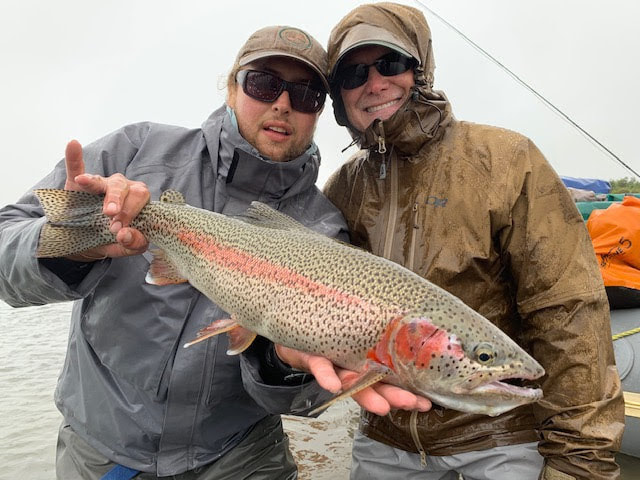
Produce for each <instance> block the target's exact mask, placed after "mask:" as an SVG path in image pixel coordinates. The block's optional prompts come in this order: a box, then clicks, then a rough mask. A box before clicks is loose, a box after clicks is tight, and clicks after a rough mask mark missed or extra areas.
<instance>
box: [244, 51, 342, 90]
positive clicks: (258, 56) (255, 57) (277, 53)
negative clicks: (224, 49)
mask: <svg viewBox="0 0 640 480" xmlns="http://www.w3.org/2000/svg"><path fill="white" fill-rule="evenodd" d="M267 57H287V58H292V59H294V60H298V61H299V62H301V63H303V64H305V65H306V66H307V67H309V68H310V69H311V70H313V71H314V72H315V73H316V74H317V75H318V77H319V78H320V81H321V82H322V86H323V87H324V88H325V90H326V91H327V93H329V91H330V90H329V82H328V81H327V78H326V76H325V74H324V73H323V72H321V71H320V70H319V69H318V67H316V66H315V65H314V64H313V63H311V62H310V61H309V60H307V59H306V58H304V57H301V56H299V55H295V54H293V53H287V52H283V51H282V50H261V51H259V52H254V53H250V54H249V55H245V56H244V57H242V58H241V59H240V60H239V61H238V65H240V66H241V67H243V66H245V65H247V64H249V63H251V62H255V61H256V60H260V59H261V58H267Z"/></svg>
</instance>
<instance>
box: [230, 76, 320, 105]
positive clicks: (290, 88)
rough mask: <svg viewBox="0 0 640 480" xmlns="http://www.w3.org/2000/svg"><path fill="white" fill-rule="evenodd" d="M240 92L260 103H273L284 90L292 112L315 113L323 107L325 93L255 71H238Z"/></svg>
mask: <svg viewBox="0 0 640 480" xmlns="http://www.w3.org/2000/svg"><path fill="white" fill-rule="evenodd" d="M236 80H237V81H238V83H240V84H241V85H242V90H243V91H244V93H246V94H247V95H248V96H250V97H251V98H255V99H256V100H260V101H261V102H267V103H271V102H275V101H276V100H277V99H278V97H279V96H280V95H281V94H282V92H283V91H284V90H286V91H287V92H289V100H290V101H291V107H292V108H293V109H294V110H297V111H299V112H303V113H316V112H318V111H320V109H321V108H322V106H323V105H324V101H325V98H326V93H325V92H324V89H322V88H315V87H313V86H311V85H310V84H306V83H293V82H287V81H285V80H283V79H281V78H280V77H277V76H275V75H272V74H270V73H267V72H259V71H256V70H240V71H239V72H238V74H237V76H236Z"/></svg>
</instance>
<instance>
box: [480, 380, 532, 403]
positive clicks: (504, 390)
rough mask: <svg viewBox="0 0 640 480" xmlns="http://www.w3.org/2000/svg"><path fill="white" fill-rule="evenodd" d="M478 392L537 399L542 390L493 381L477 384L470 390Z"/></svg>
mask: <svg viewBox="0 0 640 480" xmlns="http://www.w3.org/2000/svg"><path fill="white" fill-rule="evenodd" d="M472 391H473V392H474V393H480V394H487V393H489V394H498V395H500V396H506V397H520V398H529V399H532V400H537V399H540V398H542V390H541V389H540V388H534V387H522V386H519V385H514V384H513V382H503V381H494V382H490V383H485V384H483V385H478V386H477V387H475V388H474V389H473V390H472Z"/></svg>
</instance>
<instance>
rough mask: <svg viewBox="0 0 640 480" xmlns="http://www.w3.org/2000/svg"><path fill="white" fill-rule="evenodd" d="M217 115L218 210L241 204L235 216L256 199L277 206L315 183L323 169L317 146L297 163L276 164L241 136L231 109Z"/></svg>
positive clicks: (311, 147) (304, 154)
mask: <svg viewBox="0 0 640 480" xmlns="http://www.w3.org/2000/svg"><path fill="white" fill-rule="evenodd" d="M216 114H218V115H222V117H221V119H220V120H221V123H220V126H219V128H220V130H219V132H220V134H219V148H218V155H217V162H215V160H214V159H212V160H214V164H215V167H214V169H215V171H216V175H217V178H218V181H217V182H216V183H217V187H216V201H215V205H216V207H215V210H216V211H222V209H223V208H224V207H223V206H224V205H225V204H227V203H228V202H230V201H231V203H233V204H234V205H237V206H236V207H233V210H234V213H235V210H237V209H239V208H246V206H248V204H249V203H250V202H251V201H253V200H258V201H261V202H263V203H267V204H270V205H275V204H277V203H279V202H281V201H283V200H286V199H288V198H291V197H293V196H295V195H297V194H299V193H301V192H304V191H306V190H308V189H309V188H311V187H312V186H313V185H314V184H315V182H316V180H317V178H318V170H319V168H320V153H319V151H318V147H317V146H316V145H315V143H312V144H311V146H310V147H309V149H307V151H306V152H304V153H303V154H302V155H300V156H299V157H297V158H295V159H293V160H290V161H288V162H274V161H272V160H270V159H269V158H266V157H264V156H262V155H261V154H260V152H258V150H256V148H255V147H253V145H251V144H250V143H249V142H247V141H246V140H245V139H244V137H242V135H240V132H239V131H238V127H237V124H236V122H235V114H234V113H233V110H231V109H230V108H228V107H227V109H226V111H223V112H221V111H220V110H218V111H217V112H214V114H213V115H216ZM213 115H212V117H213ZM211 120H212V118H211V117H210V119H209V120H207V122H205V125H203V129H204V130H205V135H206V130H207V124H208V123H209V122H210V121H211ZM241 205H242V207H241ZM225 210H226V209H225Z"/></svg>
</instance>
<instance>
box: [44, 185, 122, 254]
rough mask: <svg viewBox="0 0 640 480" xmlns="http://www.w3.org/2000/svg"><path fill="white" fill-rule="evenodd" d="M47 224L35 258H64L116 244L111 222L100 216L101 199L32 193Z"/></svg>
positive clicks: (51, 192)
mask: <svg viewBox="0 0 640 480" xmlns="http://www.w3.org/2000/svg"><path fill="white" fill-rule="evenodd" d="M34 193H35V195H36V197H38V200H40V203H41V205H42V208H43V209H44V213H45V215H46V217H47V223H45V225H44V226H43V227H42V230H41V231H40V241H39V244H38V250H37V252H36V256H37V257H39V258H45V257H64V256H67V255H72V254H74V253H79V252H82V251H84V250H88V249H90V248H94V247H99V246H101V245H108V244H110V243H114V242H115V235H114V234H113V233H111V232H110V231H109V224H110V219H109V217H107V216H106V215H104V214H103V213H102V205H103V201H104V196H102V195H93V194H90V193H86V192H75V191H72V190H60V189H38V190H34Z"/></svg>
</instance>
